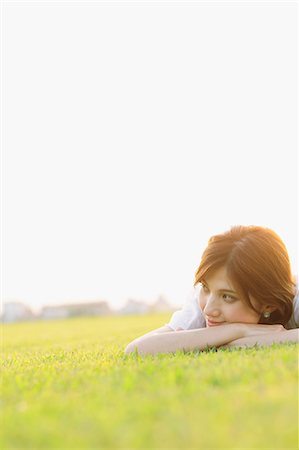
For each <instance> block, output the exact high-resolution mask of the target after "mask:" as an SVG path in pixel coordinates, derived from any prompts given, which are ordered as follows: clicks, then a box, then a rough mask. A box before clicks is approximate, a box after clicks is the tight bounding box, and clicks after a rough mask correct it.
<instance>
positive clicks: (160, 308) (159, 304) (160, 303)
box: [149, 295, 174, 313]
mask: <svg viewBox="0 0 299 450" xmlns="http://www.w3.org/2000/svg"><path fill="white" fill-rule="evenodd" d="M172 311H174V308H173V306H172V305H170V303H168V301H167V300H166V298H165V297H164V296H163V295H160V296H159V297H158V299H157V300H156V301H155V302H154V303H152V304H151V305H150V306H149V312H151V313H164V312H172Z"/></svg>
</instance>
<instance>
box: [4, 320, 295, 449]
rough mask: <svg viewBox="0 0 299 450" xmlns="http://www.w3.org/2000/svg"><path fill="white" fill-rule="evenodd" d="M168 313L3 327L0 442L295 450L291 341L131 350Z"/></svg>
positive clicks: (86, 446)
mask: <svg viewBox="0 0 299 450" xmlns="http://www.w3.org/2000/svg"><path fill="white" fill-rule="evenodd" d="M168 320H169V315H165V314H164V315H149V316H142V317H139V316H130V317H103V318H100V317H97V318H73V319H69V320H63V321H49V322H32V323H19V324H8V325H5V326H3V345H2V357H3V363H2V368H3V370H2V400H1V419H2V427H1V430H2V431H1V441H2V442H1V448H3V449H17V448H19V449H50V448H51V449H58V448H60V449H66V448H69V449H75V448H82V449H105V448H148V449H155V448H194V449H209V448H210V449H212V448H213V449H216V448H221V449H223V448H227V449H278V448H280V449H297V448H298V345H297V344H273V345H272V346H271V347H264V348H248V349H215V348H213V349H210V350H206V351H203V352H199V351H195V352H188V353H187V352H186V353H184V352H179V353H177V354H165V355H163V354H159V355H156V356H151V355H148V356H144V357H142V358H141V357H140V356H138V355H137V354H130V355H125V354H124V352H123V350H124V348H125V346H126V344H127V343H128V342H129V341H131V340H132V339H134V338H135V337H137V336H140V335H141V334H144V333H145V332H147V331H149V330H151V329H154V328H157V327H159V326H162V325H163V324H164V323H166V322H167V321H168Z"/></svg>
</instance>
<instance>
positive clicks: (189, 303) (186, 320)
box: [165, 277, 299, 330]
mask: <svg viewBox="0 0 299 450" xmlns="http://www.w3.org/2000/svg"><path fill="white" fill-rule="evenodd" d="M295 278H296V293H295V297H294V308H293V314H292V317H291V318H290V320H289V321H288V323H287V324H286V325H285V328H286V329H287V330H291V329H293V328H299V290H298V279H297V277H295ZM199 290H200V285H199V284H197V285H196V286H195V287H193V289H192V290H191V291H190V293H189V295H188V296H187V298H186V301H185V304H184V306H183V308H182V309H180V310H179V311H176V312H174V313H173V315H172V317H171V319H170V322H169V323H166V324H165V325H168V326H169V327H171V328H172V329H173V330H177V329H178V328H183V329H184V330H190V329H193V328H206V320H205V318H204V315H203V313H202V310H201V309H200V306H199V301H198V297H199Z"/></svg>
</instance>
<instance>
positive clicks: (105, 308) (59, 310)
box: [39, 301, 113, 319]
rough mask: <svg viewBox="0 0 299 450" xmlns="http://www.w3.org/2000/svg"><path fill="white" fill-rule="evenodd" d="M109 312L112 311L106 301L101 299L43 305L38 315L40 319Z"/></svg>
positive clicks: (109, 313)
mask: <svg viewBox="0 0 299 450" xmlns="http://www.w3.org/2000/svg"><path fill="white" fill-rule="evenodd" d="M111 314H113V312H112V311H111V309H110V307H109V305H108V303H107V302H105V301H101V302H91V303H72V304H64V305H56V306H44V307H43V308H42V310H41V313H40V316H39V317H40V318H41V319H65V318H66V317H74V316H107V315H111Z"/></svg>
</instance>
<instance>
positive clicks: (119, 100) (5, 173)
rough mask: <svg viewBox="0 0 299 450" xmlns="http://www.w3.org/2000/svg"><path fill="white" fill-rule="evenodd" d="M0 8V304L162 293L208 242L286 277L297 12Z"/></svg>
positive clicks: (293, 205)
mask: <svg viewBox="0 0 299 450" xmlns="http://www.w3.org/2000/svg"><path fill="white" fill-rule="evenodd" d="M107 5H108V4H107V3H101V2H88V3H82V2H81V3H78V2H77V3H75V2H74V3H72V2H68V3H67V2H60V3H57V2H52V3H51V2H47V3H44V2H43V1H39V2H25V1H23V2H18V3H15V2H9V1H7V2H4V3H2V4H1V14H2V27H1V28H2V36H1V39H2V40H1V48H2V73H1V75H2V78H1V80H2V82H1V88H2V95H3V103H2V124H1V126H2V141H1V156H2V173H1V175H2V247H3V254H2V300H3V301H11V300H20V301H23V302H25V303H27V304H28V305H30V306H32V307H33V308H39V307H40V306H42V305H49V304H57V303H60V302H73V301H75V302H77V301H82V300H88V301H93V300H98V299H101V300H106V301H108V302H109V303H110V305H111V306H112V307H114V308H117V307H120V306H122V305H123V304H124V303H125V301H126V300H127V299H128V298H135V299H141V300H145V301H148V302H152V301H154V300H155V299H156V298H157V297H158V296H159V295H160V294H163V295H164V296H165V297H166V298H167V299H168V300H169V301H170V302H172V303H173V304H174V305H177V306H181V305H182V304H183V302H184V301H185V298H186V295H187V294H188V292H189V291H190V289H191V288H192V285H193V279H194V274H195V271H196V269H197V267H198V265H199V262H200V258H201V254H202V252H203V250H204V248H205V246H206V244H207V241H208V239H209V237H210V236H212V235H213V234H216V233H221V232H224V231H226V230H227V229H229V228H230V226H231V225H235V224H244V225H249V224H253V225H261V226H267V227H269V228H272V229H273V230H274V231H276V232H277V233H278V234H279V235H280V236H281V237H282V239H283V240H284V242H285V244H286V246H287V248H288V250H289V255H290V259H291V263H292V268H293V272H294V273H298V231H297V230H298V186H297V177H298V158H297V154H296V151H297V150H296V139H297V115H296V111H297V89H298V87H297V75H298V73H297V42H296V27H297V15H296V4H295V3H289V2H281V3H278V2H273V3H271V2H267V3H263V2H260V3H258V2H247V3H243V2H239V3H231V2H222V3H219V2H217V3H215V2H212V1H211V2H209V3H202V2H193V3H184V4H183V3H179V2H176V3H163V2H161V3H157V2H155V3H149V2H148V3H143V2H141V1H140V2H138V3H127V2H124V3H123V4H122V5H121V4H120V3H115V2H112V1H111V2H110V3H109V5H108V6H107Z"/></svg>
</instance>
